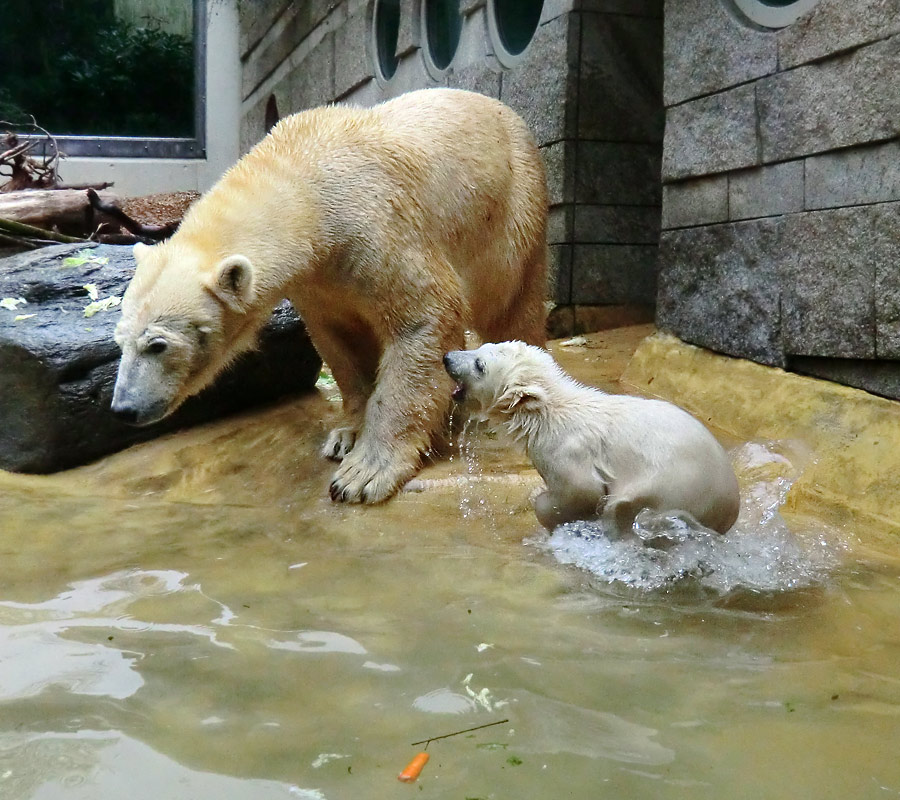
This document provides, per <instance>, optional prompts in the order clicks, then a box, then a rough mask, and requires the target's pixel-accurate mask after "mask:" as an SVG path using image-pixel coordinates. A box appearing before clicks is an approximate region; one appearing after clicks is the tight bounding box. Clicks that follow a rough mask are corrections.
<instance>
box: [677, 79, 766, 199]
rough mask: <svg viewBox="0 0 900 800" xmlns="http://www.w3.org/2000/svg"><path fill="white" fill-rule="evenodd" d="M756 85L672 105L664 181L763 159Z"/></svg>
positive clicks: (717, 170) (738, 166)
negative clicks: (757, 131) (758, 128)
mask: <svg viewBox="0 0 900 800" xmlns="http://www.w3.org/2000/svg"><path fill="white" fill-rule="evenodd" d="M756 127H757V111H756V89H755V86H754V85H753V84H748V85H747V86H739V87H737V88H735V89H729V90H728V91H726V92H721V93H719V94H715V95H711V96H710V97H702V98H700V99H699V100H691V101H690V102H689V103H684V104H683V105H680V106H675V107H674V108H670V109H669V111H668V113H667V115H666V134H665V138H664V140H663V159H662V175H663V180H664V181H675V180H679V179H681V178H688V177H693V176H700V175H707V174H710V173H714V172H727V171H728V170H733V169H741V168H742V167H753V166H756V165H757V164H758V163H759V147H758V143H757V138H756Z"/></svg>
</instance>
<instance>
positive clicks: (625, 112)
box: [578, 14, 664, 142]
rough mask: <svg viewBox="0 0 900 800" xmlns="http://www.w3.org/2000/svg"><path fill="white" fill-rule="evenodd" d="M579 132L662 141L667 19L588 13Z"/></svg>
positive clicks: (621, 139)
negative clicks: (663, 29) (664, 26)
mask: <svg viewBox="0 0 900 800" xmlns="http://www.w3.org/2000/svg"><path fill="white" fill-rule="evenodd" d="M581 19H582V22H581V29H582V40H581V75H580V81H579V90H578V92H579V95H578V96H579V99H580V107H579V110H578V135H579V137H580V138H582V139H602V140H605V141H612V142H661V141H662V134H663V123H664V114H663V107H662V75H663V63H662V55H661V54H662V20H661V19H656V18H653V17H627V16H621V15H618V14H583V15H582V18H581Z"/></svg>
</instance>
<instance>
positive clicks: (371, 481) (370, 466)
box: [328, 447, 416, 504]
mask: <svg viewBox="0 0 900 800" xmlns="http://www.w3.org/2000/svg"><path fill="white" fill-rule="evenodd" d="M415 472H416V464H415V463H409V464H407V463H406V462H405V461H404V460H403V459H402V458H396V457H395V458H394V459H392V460H388V459H386V458H385V457H384V455H383V454H379V453H375V454H373V455H371V456H369V455H368V454H366V453H364V452H362V451H361V449H360V448H358V447H357V448H356V449H354V450H353V452H352V454H350V455H349V456H348V457H347V458H345V459H344V460H343V462H342V463H341V466H340V467H339V468H338V469H337V471H336V472H335V473H334V477H333V478H332V480H331V484H330V485H329V487H328V491H329V494H330V495H331V499H332V500H334V501H335V502H336V503H367V504H368V503H380V502H382V501H384V500H387V499H388V498H389V497H390V496H391V495H393V494H395V493H396V491H397V489H399V488H400V486H401V485H402V484H403V483H405V482H406V481H407V480H409V478H411V477H412V476H413V475H414V474H415Z"/></svg>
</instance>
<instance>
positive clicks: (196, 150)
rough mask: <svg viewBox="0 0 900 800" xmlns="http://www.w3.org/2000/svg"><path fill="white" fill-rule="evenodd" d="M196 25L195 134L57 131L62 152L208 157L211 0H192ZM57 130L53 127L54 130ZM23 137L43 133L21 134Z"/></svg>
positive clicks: (95, 155)
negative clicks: (116, 133) (109, 134)
mask: <svg viewBox="0 0 900 800" xmlns="http://www.w3.org/2000/svg"><path fill="white" fill-rule="evenodd" d="M192 2H193V26H194V75H193V79H194V131H195V135H194V136H192V137H155V136H78V135H77V134H68V135H64V136H57V135H55V134H53V138H54V140H55V141H56V145H57V147H58V149H59V151H60V152H61V153H65V154H66V156H70V157H72V158H162V159H203V158H206V36H207V29H206V24H207V14H206V2H207V0H192ZM52 133H53V132H52V131H51V134H52ZM19 139H20V140H23V141H24V140H29V139H38V140H42V141H46V137H44V136H43V135H40V136H39V135H35V134H19Z"/></svg>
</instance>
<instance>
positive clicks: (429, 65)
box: [419, 0, 466, 81]
mask: <svg viewBox="0 0 900 800" xmlns="http://www.w3.org/2000/svg"><path fill="white" fill-rule="evenodd" d="M432 2H435V0H422V1H421V3H420V4H419V26H420V31H421V34H420V35H421V42H422V56H423V58H424V60H425V68H426V70H427V71H428V74H429V75H431V77H432V78H433V79H434V80H436V81H440V80H441V79H443V77H444V76H445V75H446V74H447V71H448V70H449V69H450V68H451V67H452V66H453V62H454V61H455V60H456V56H457V54H458V53H459V45H460V43H461V42H462V34H463V27H464V26H465V23H466V20H465V14H464V12H463V4H462V3H461V2H459V0H457V7H458V8H457V13H458V18H459V34H458V36H457V37H456V42H455V43H454V45H453V52H452V53H451V54H450V59H449V60H448V61H447V63H446V64H445V65H444V66H440V65H439V64H438V62H437V61H436V60H435V58H434V48H433V47H432V39H433V36H432V34H433V33H434V31H433V30H432V27H431V26H430V25H429V24H428V9H429V7H430V5H431V3H432Z"/></svg>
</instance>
